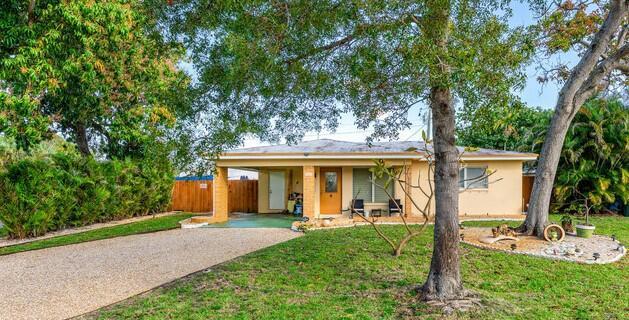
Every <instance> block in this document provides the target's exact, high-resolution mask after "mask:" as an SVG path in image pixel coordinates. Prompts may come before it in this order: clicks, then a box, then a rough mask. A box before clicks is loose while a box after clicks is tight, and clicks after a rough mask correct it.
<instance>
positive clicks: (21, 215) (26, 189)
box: [0, 153, 174, 238]
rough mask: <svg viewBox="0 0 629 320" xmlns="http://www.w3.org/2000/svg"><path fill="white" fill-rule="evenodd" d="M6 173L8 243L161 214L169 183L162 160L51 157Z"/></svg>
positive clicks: (1, 179) (0, 197) (1, 192)
mask: <svg viewBox="0 0 629 320" xmlns="http://www.w3.org/2000/svg"><path fill="white" fill-rule="evenodd" d="M5 169H6V170H5V171H3V172H1V173H0V201H2V203H3V205H2V206H0V221H2V222H3V223H4V224H5V228H6V229H7V231H8V234H9V237H10V238H25V237H37V236H41V235H43V234H45V233H46V232H47V231H50V230H59V229H63V228H67V227H78V226H84V225H89V224H92V223H96V222H105V221H110V220H118V219H124V218H129V217H133V216H140V215H146V214H150V213H154V212H159V211H163V210H164V209H165V208H166V207H167V206H168V204H169V203H170V196H171V190H172V184H173V181H174V177H173V170H172V166H171V165H170V162H169V161H168V160H167V159H165V158H163V157H161V158H151V159H144V160H130V159H125V160H109V161H97V160H95V159H93V158H91V157H88V158H82V157H80V156H78V155H75V154H66V153H55V154H52V155H49V156H45V157H43V158H42V159H33V158H23V159H20V160H16V161H13V162H11V163H8V164H7V165H6V167H5Z"/></svg>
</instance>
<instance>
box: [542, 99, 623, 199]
mask: <svg viewBox="0 0 629 320" xmlns="http://www.w3.org/2000/svg"><path fill="white" fill-rule="evenodd" d="M557 172H558V174H557V179H556V181H555V187H554V190H553V191H554V192H553V194H554V202H553V205H552V206H551V208H552V210H553V211H562V210H566V211H574V209H575V208H574V206H571V204H573V203H575V202H577V203H581V204H582V203H583V202H584V201H587V202H588V206H589V207H591V208H592V209H593V210H594V211H598V210H601V209H602V208H603V207H604V206H606V205H609V204H612V203H614V202H616V201H621V202H623V203H625V204H629V109H627V107H626V106H625V105H623V103H622V101H620V100H609V101H608V100H603V99H595V100H591V101H589V102H588V103H587V104H586V105H585V106H584V107H583V108H581V110H579V112H578V113H577V115H576V116H575V118H574V121H573V123H572V125H571V127H570V128H569V129H568V134H567V135H566V140H565V142H564V147H563V151H562V156H561V159H560V161H559V167H558V170H557ZM588 211H589V210H588Z"/></svg>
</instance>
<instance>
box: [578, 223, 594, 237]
mask: <svg viewBox="0 0 629 320" xmlns="http://www.w3.org/2000/svg"><path fill="white" fill-rule="evenodd" d="M594 229H596V227H595V226H586V225H582V224H577V236H579V237H581V238H589V237H591V236H592V234H593V233H594Z"/></svg>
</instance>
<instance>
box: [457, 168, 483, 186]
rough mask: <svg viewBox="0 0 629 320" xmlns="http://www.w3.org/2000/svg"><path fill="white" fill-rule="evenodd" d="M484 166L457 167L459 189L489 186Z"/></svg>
mask: <svg viewBox="0 0 629 320" xmlns="http://www.w3.org/2000/svg"><path fill="white" fill-rule="evenodd" d="M486 170H487V168H485V167H482V168H481V167H475V168H474V167H466V168H460V169H459V188H460V189H487V188H488V186H489V182H488V178H487V174H486V172H485V171H486Z"/></svg>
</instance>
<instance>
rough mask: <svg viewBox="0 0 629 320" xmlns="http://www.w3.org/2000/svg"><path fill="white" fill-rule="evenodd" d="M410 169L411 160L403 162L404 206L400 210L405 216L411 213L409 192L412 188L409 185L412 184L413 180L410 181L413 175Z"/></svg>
mask: <svg viewBox="0 0 629 320" xmlns="http://www.w3.org/2000/svg"><path fill="white" fill-rule="evenodd" d="M412 169H413V162H412V161H409V162H405V163H404V180H405V183H404V184H405V185H404V189H405V190H406V193H405V194H404V207H403V208H402V210H403V211H404V216H405V217H408V216H409V215H413V202H412V201H411V194H412V192H413V188H412V187H411V185H412V184H413V182H412V181H411V179H413V175H412V174H411V172H412Z"/></svg>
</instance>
